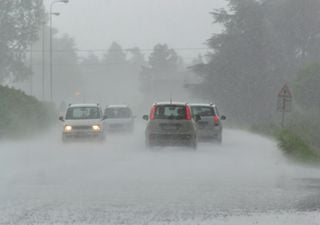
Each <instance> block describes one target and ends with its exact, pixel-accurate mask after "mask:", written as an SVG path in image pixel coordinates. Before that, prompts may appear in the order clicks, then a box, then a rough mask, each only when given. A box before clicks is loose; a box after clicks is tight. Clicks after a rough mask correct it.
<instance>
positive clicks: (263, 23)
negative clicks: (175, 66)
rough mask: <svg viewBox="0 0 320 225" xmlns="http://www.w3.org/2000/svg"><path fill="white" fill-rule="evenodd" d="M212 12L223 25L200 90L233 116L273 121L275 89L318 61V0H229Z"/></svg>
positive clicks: (199, 68) (202, 67)
mask: <svg viewBox="0 0 320 225" xmlns="http://www.w3.org/2000/svg"><path fill="white" fill-rule="evenodd" d="M228 6H229V7H228V8H227V9H220V10H216V11H214V12H213V13H212V15H213V17H214V22H215V23H216V24H220V25H222V26H223V27H224V30H223V31H222V32H221V33H219V34H215V35H213V36H212V37H211V38H210V39H209V41H208V44H209V46H210V48H211V49H212V52H211V55H210V60H209V62H208V63H207V64H202V65H197V66H195V67H194V69H195V71H196V72H197V73H198V74H200V75H201V76H202V77H203V83H202V85H201V90H202V93H201V95H202V96H205V97H210V98H212V99H213V100H214V101H216V102H217V103H218V104H220V105H221V106H222V108H223V109H224V111H226V112H228V114H230V115H232V116H231V117H229V118H232V119H233V120H234V122H237V123H246V124H248V123H249V124H256V123H265V122H267V121H270V120H271V118H272V117H273V116H274V114H275V112H276V101H277V94H278V92H279V90H280V88H281V87H282V86H283V85H284V83H286V82H288V81H291V80H293V79H294V78H295V77H296V74H297V72H298V70H299V69H300V68H301V67H302V66H304V65H305V64H306V63H308V62H314V61H320V51H319V46H320V27H319V23H320V1H318V0H306V1H301V0H281V1H279V0H268V1H256V0H245V1H244V0H228Z"/></svg>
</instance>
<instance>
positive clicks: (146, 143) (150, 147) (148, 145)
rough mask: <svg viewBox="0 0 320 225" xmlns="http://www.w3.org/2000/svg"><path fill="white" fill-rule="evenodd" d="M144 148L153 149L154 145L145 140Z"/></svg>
mask: <svg viewBox="0 0 320 225" xmlns="http://www.w3.org/2000/svg"><path fill="white" fill-rule="evenodd" d="M145 146H146V148H147V149H152V148H153V147H154V144H153V143H152V142H150V140H149V139H147V138H146V141H145Z"/></svg>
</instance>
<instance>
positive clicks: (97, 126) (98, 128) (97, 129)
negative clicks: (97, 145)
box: [92, 125, 101, 131]
mask: <svg viewBox="0 0 320 225" xmlns="http://www.w3.org/2000/svg"><path fill="white" fill-rule="evenodd" d="M92 130H94V131H100V130H101V127H100V126H99V125H93V126H92Z"/></svg>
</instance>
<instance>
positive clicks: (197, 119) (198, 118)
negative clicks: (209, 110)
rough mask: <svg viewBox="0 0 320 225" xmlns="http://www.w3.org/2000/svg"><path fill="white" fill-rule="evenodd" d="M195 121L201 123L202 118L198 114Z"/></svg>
mask: <svg viewBox="0 0 320 225" xmlns="http://www.w3.org/2000/svg"><path fill="white" fill-rule="evenodd" d="M194 120H195V121H196V122H198V121H200V120H201V116H200V115H199V114H198V115H195V117H194Z"/></svg>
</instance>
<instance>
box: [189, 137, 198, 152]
mask: <svg viewBox="0 0 320 225" xmlns="http://www.w3.org/2000/svg"><path fill="white" fill-rule="evenodd" d="M190 147H191V148H192V149H193V150H197V148H198V141H197V139H196V138H195V139H193V140H192V141H191V143H190Z"/></svg>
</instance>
